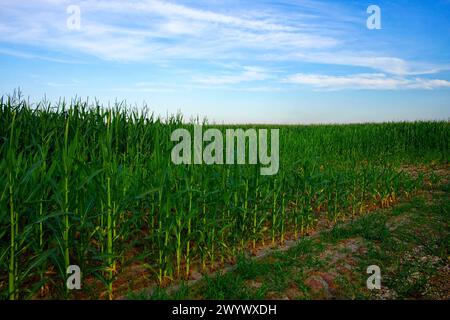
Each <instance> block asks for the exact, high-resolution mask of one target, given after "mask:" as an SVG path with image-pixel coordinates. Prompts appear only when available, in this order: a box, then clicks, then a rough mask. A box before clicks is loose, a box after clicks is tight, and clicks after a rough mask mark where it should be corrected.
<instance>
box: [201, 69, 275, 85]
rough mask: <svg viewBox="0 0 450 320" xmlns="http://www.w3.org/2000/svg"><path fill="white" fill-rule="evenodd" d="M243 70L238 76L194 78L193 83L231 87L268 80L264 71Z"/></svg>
mask: <svg viewBox="0 0 450 320" xmlns="http://www.w3.org/2000/svg"><path fill="white" fill-rule="evenodd" d="M243 69H244V70H243V71H242V72H240V73H238V74H221V75H212V76H210V75H207V76H201V77H199V76H197V77H194V79H193V80H194V82H195V83H199V84H204V85H211V86H217V85H232V84H239V83H242V82H253V81H262V80H267V79H269V75H268V74H267V73H266V71H265V70H263V69H261V68H256V67H244V68H243Z"/></svg>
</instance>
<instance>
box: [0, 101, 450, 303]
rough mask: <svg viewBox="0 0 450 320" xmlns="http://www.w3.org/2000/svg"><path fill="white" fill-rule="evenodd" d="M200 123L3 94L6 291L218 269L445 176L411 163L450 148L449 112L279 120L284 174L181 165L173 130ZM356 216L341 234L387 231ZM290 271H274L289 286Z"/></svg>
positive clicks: (39, 294) (106, 292)
mask: <svg viewBox="0 0 450 320" xmlns="http://www.w3.org/2000/svg"><path fill="white" fill-rule="evenodd" d="M193 125H194V123H185V122H184V121H183V119H182V117H181V115H177V116H172V117H168V118H166V119H161V118H158V117H155V116H154V115H153V114H151V113H148V112H147V110H146V109H143V110H140V111H137V110H132V109H127V107H126V106H125V105H121V104H117V105H115V106H113V107H111V108H109V109H106V108H102V107H101V106H98V105H97V104H93V105H88V104H87V103H86V102H83V101H78V100H74V101H72V102H71V103H69V104H68V103H65V102H61V103H60V104H59V105H53V106H52V105H50V104H48V103H46V102H42V103H40V104H38V105H30V104H29V103H28V102H27V101H26V100H23V99H21V98H20V97H17V96H10V97H2V98H1V100H0V139H1V141H0V224H1V225H2V226H7V228H2V229H1V230H0V268H1V270H7V272H2V273H1V274H0V298H1V299H30V298H46V299H52V298H53V299H55V298H109V299H113V298H115V297H117V296H118V295H120V294H121V290H122V289H121V285H122V286H123V283H124V282H125V283H126V282H127V281H128V280H130V278H134V277H136V275H133V274H130V273H127V270H128V268H129V267H130V266H135V265H136V264H138V265H143V266H145V269H146V273H145V277H144V278H145V279H147V280H148V281H147V285H149V284H153V285H159V286H161V287H164V286H167V285H169V284H173V283H177V282H179V281H181V280H183V279H187V278H189V277H192V274H193V273H195V272H203V273H205V274H207V273H208V272H211V271H217V270H219V269H221V268H223V267H224V266H226V265H227V264H235V263H236V261H237V260H239V259H238V258H239V257H240V256H242V255H245V254H248V253H249V251H254V252H256V251H258V249H259V248H261V247H265V246H268V245H272V246H274V247H277V246H279V245H282V244H283V243H284V242H285V241H290V240H297V239H299V238H302V237H304V236H306V235H307V234H309V233H311V232H312V231H313V230H314V229H316V228H317V227H318V226H319V225H320V224H321V223H324V221H328V222H339V221H341V220H344V219H348V218H356V217H358V216H361V215H364V214H365V213H367V212H370V211H373V210H374V209H375V208H378V207H383V208H385V207H390V206H392V205H393V204H394V203H395V202H396V201H398V199H399V198H400V197H402V196H411V195H412V194H414V193H416V192H417V191H418V190H421V189H422V188H423V187H424V184H425V183H426V182H427V181H428V180H429V181H432V182H433V181H435V180H437V179H438V177H434V176H433V177H428V178H427V177H424V176H423V175H422V176H412V175H410V174H408V173H407V172H404V171H402V170H401V166H402V165H403V164H406V163H407V164H411V163H413V164H414V163H429V162H430V161H434V163H436V164H438V163H444V164H447V163H448V156H449V148H448V141H449V134H450V130H449V128H450V127H449V124H448V122H416V123H384V124H357V125H345V126H339V125H321V126H280V127H279V128H280V171H279V173H278V174H277V175H276V176H261V175H260V174H259V172H260V170H259V166H258V165H235V166H230V165H202V166H187V165H179V166H177V165H174V164H173V163H172V161H171V159H170V154H171V149H172V148H173V146H174V143H172V142H171V141H170V136H171V133H172V132H173V130H175V129H177V128H180V127H183V128H186V129H188V130H190V131H191V132H192V131H193V129H194V126H193ZM205 125H206V126H207V127H215V128H217V129H219V130H221V131H222V132H225V129H227V128H225V127H223V126H214V125H208V124H205ZM230 127H233V126H230ZM251 127H252V126H244V128H251ZM268 127H269V128H270V126H268ZM256 128H260V127H258V126H257V127H256ZM427 179H428V180H427ZM425 180H427V181H425ZM362 221H363V222H364V221H365V222H364V223H366V224H367V225H364V226H360V228H359V229H358V231H352V230H341V231H335V232H343V233H352V232H354V233H355V234H356V233H358V232H360V233H364V237H365V238H367V239H368V240H371V241H372V240H373V241H379V240H382V238H383V237H384V236H385V235H384V233H385V231H384V230H383V229H380V228H379V227H378V225H377V224H373V223H372V222H371V220H370V219H368V220H366V219H365V218H363V220H362ZM239 261H241V260H239ZM243 263H244V262H238V267H241V268H244V267H243V266H242V264H243ZM286 263H287V262H286ZM311 263H312V262H311ZM70 264H76V265H79V266H80V267H81V270H82V271H83V275H84V281H83V288H84V289H83V290H82V292H69V291H67V290H66V288H65V279H66V269H67V266H68V265H70ZM244 264H245V263H244ZM274 267H276V268H278V269H277V270H280V272H279V273H282V271H283V270H284V268H285V267H286V265H284V264H283V263H281V264H279V265H278V264H275V265H274ZM245 268H247V269H248V268H249V267H245ZM140 276H142V275H140ZM223 276H224V277H226V275H223ZM127 277H128V278H127ZM228 280H229V281H231V283H235V285H236V286H237V285H238V284H239V283H240V284H242V283H241V282H242V281H245V278H242V279H241V278H237V279H228ZM224 281H225V280H224ZM240 281H241V282H240ZM286 281H287V280H285V279H284V278H283V277H279V279H272V282H271V283H272V284H273V286H274V287H277V286H278V287H277V290H282V289H283V288H285V287H286ZM211 285H212V283H211ZM271 286H272V285H271ZM258 290H260V291H258V292H259V293H258V294H262V292H263V291H264V290H265V289H261V288H259V289H258ZM122 291H123V290H122ZM264 292H265V291H264ZM249 295H250V294H249V293H248V292H247V289H246V288H241V290H240V291H237V292H236V295H235V296H239V297H247V296H249ZM211 296H213V293H211ZM227 296H230V295H228V294H224V297H227ZM231 296H233V295H231Z"/></svg>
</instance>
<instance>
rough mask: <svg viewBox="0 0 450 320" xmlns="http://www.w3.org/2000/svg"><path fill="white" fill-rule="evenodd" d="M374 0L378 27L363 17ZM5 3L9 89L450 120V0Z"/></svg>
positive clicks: (207, 107)
mask: <svg viewBox="0 0 450 320" xmlns="http://www.w3.org/2000/svg"><path fill="white" fill-rule="evenodd" d="M372 4H373V5H377V6H379V8H380V9H381V26H382V28H381V29H380V30H369V29H368V28H367V26H366V20H367V18H368V17H369V16H370V14H368V13H367V12H366V10H367V8H368V6H369V5H372ZM0 5H1V10H0V69H1V71H2V75H3V76H2V77H1V79H0V92H1V94H10V93H12V92H13V90H14V89H15V88H18V87H20V88H21V90H22V92H23V94H24V95H26V96H29V97H30V99H31V100H32V101H38V100H40V99H41V98H42V97H44V95H45V96H46V97H47V98H48V99H50V100H56V99H58V98H59V97H66V98H68V99H70V98H72V97H74V96H78V97H83V98H84V97H90V99H93V98H94V97H96V98H98V99H100V100H101V101H102V102H104V103H107V102H108V101H114V100H116V99H118V100H124V99H125V100H127V101H128V102H129V103H131V104H133V105H134V104H136V105H137V106H141V105H142V103H143V102H144V101H145V102H146V103H147V104H148V106H149V108H150V109H151V110H154V111H155V112H156V113H157V114H161V115H166V114H167V113H176V112H177V111H181V112H182V113H183V114H184V115H185V117H186V118H189V117H192V116H196V115H199V116H200V117H207V118H208V119H210V120H211V121H215V122H218V123H222V122H225V123H226V122H233V123H247V122H254V123H255V122H257V123H323V122H327V123H329V122H340V123H346V122H367V121H396V120H416V119H446V120H447V119H450V0H434V1H433V0H430V1H422V0H397V1H381V0H371V1H365V0H342V1H337V0H335V1H316V0H303V1H302V0H280V1H268V0H260V1H253V0H249V1H237V0H227V1H225V0H223V1H218V0H190V1H159V0H136V1H133V0H131V1H121V0H109V1H106V0H103V1H95V0H88V1H77V0H67V1H66V0H34V1H16V0H15V1H10V0H0ZM70 5H76V6H78V7H79V9H80V18H81V19H80V28H79V29H75V30H74V29H73V28H69V27H68V25H67V21H68V19H69V18H72V17H73V16H72V15H71V13H68V12H67V9H68V7H69V6H70ZM71 12H72V11H71Z"/></svg>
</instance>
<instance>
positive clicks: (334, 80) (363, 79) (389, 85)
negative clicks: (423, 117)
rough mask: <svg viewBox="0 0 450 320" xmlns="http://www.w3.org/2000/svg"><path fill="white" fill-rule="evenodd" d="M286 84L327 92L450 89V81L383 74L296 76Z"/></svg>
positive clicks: (291, 77) (288, 79)
mask: <svg viewBox="0 0 450 320" xmlns="http://www.w3.org/2000/svg"><path fill="white" fill-rule="evenodd" d="M285 81H286V82H289V83H293V84H299V85H305V86H311V87H314V88H318V89H325V90H343V89H367V90H399V89H403V90H406V89H425V90H432V89H438V88H450V81H447V80H438V79H424V78H417V77H415V78H405V77H395V76H388V75H386V74H382V73H372V74H354V75H348V76H330V75H320V74H295V75H292V76H290V77H288V78H287V79H286V80H285Z"/></svg>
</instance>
